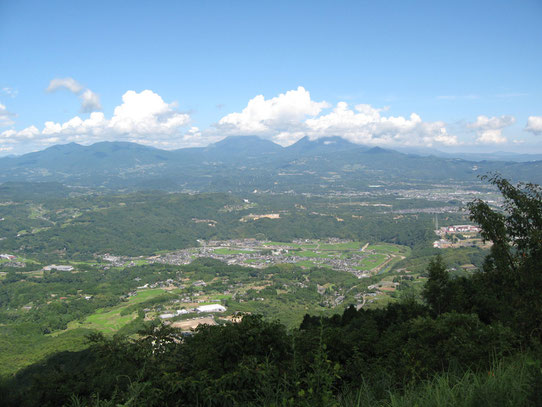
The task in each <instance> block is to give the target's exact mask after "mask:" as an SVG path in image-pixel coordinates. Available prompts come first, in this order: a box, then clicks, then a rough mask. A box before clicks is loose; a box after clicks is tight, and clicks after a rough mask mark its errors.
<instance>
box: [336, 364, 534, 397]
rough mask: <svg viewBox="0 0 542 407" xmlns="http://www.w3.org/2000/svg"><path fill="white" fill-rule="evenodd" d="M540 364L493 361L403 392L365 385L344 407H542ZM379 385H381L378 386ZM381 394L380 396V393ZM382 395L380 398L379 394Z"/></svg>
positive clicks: (352, 393) (348, 393) (442, 375)
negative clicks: (482, 367) (477, 369)
mask: <svg viewBox="0 0 542 407" xmlns="http://www.w3.org/2000/svg"><path fill="white" fill-rule="evenodd" d="M541 377H542V373H541V371H540V364H539V363H534V362H533V361H532V359H530V358H529V356H527V355H522V356H520V357H517V358H515V359H513V360H501V361H499V362H495V363H493V366H492V368H491V369H490V370H488V371H486V372H473V371H467V372H464V373H462V374H454V373H442V374H439V375H437V376H435V377H434V378H433V379H431V380H428V381H426V382H424V383H421V384H419V385H417V386H415V387H409V388H407V389H405V390H403V391H389V392H388V393H387V395H385V396H384V397H382V393H381V392H380V391H378V389H374V388H373V386H369V385H368V384H363V385H362V386H361V387H360V388H359V389H357V390H356V391H351V392H347V393H345V394H343V396H342V397H341V398H340V400H339V405H340V406H344V407H346V406H348V407H351V406H356V407H365V406H371V407H407V406H408V407H412V406H417V407H448V406H449V407H481V406H503V407H506V406H510V407H521V406H542V398H540V389H539V387H540V386H542V383H541V382H542V380H541ZM377 387H378V386H377ZM378 393H380V395H379V394H378ZM379 396H380V397H379Z"/></svg>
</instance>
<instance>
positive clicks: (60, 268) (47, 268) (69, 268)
mask: <svg viewBox="0 0 542 407" xmlns="http://www.w3.org/2000/svg"><path fill="white" fill-rule="evenodd" d="M43 269H44V270H45V271H51V270H58V271H72V270H73V267H72V266H57V265H56V264H51V265H50V266H45V267H44V268H43Z"/></svg>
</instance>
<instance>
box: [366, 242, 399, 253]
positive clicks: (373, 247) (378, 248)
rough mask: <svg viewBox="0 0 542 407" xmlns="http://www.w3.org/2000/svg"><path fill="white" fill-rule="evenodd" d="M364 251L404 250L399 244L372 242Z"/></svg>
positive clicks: (394, 251)
mask: <svg viewBox="0 0 542 407" xmlns="http://www.w3.org/2000/svg"><path fill="white" fill-rule="evenodd" d="M365 250H366V251H370V250H374V251H375V252H381V253H401V252H403V251H404V249H403V248H401V247H399V246H394V245H391V244H372V245H369V246H368V247H367V249H365Z"/></svg>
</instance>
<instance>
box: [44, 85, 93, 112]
mask: <svg viewBox="0 0 542 407" xmlns="http://www.w3.org/2000/svg"><path fill="white" fill-rule="evenodd" d="M59 89H67V90H69V91H70V92H72V93H74V94H76V95H78V96H79V100H80V101H81V112H83V113H90V112H95V111H97V110H102V105H101V104H100V97H99V96H98V95H97V94H96V93H94V92H93V91H91V90H90V89H88V88H85V87H84V86H83V85H81V84H80V83H79V82H77V81H76V80H75V79H73V78H55V79H53V80H51V82H50V83H49V86H48V87H47V89H46V90H47V92H55V91H57V90H59Z"/></svg>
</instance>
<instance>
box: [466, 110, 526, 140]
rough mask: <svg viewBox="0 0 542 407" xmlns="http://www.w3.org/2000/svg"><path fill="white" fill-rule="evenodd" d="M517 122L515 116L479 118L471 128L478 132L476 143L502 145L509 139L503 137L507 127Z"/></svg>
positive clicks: (470, 125) (471, 124)
mask: <svg viewBox="0 0 542 407" xmlns="http://www.w3.org/2000/svg"><path fill="white" fill-rule="evenodd" d="M515 122H516V118H515V117H514V116H506V115H505V116H501V117H487V116H483V115H482V116H478V117H477V118H476V121H475V122H474V123H470V124H469V127H470V128H472V129H475V130H476V134H477V138H476V142H477V143H480V144H502V143H506V142H507V139H506V137H504V136H503V135H502V131H503V129H504V128H505V127H508V126H511V125H512V124H514V123H515Z"/></svg>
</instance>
